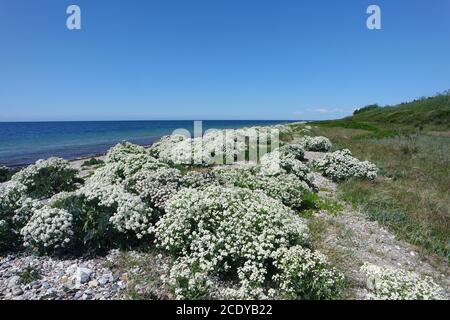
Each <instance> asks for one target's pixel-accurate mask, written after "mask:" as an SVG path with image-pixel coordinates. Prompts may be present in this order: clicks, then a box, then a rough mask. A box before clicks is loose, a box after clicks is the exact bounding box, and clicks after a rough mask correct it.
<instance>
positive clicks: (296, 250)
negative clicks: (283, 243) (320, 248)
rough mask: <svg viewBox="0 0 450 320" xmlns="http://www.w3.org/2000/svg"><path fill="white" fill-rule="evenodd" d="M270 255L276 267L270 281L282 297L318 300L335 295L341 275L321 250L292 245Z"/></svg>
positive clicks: (338, 288)
mask: <svg viewBox="0 0 450 320" xmlns="http://www.w3.org/2000/svg"><path fill="white" fill-rule="evenodd" d="M273 259H274V262H273V264H274V265H275V267H276V268H277V270H278V272H277V273H276V274H275V275H274V276H273V281H274V282H275V283H276V284H277V287H278V294H279V295H280V296H281V297H282V298H287V299H296V300H297V299H307V300H319V299H320V300H322V299H333V298H335V297H337V296H338V295H339V291H340V289H341V287H342V284H343V280H344V277H343V275H342V274H340V273H339V272H338V271H337V270H336V269H334V268H332V267H331V266H330V265H329V263H328V261H327V259H326V257H325V256H324V255H323V254H321V253H319V252H313V251H311V250H310V249H307V248H302V247H301V246H293V247H291V248H280V249H278V250H277V251H275V252H274V253H273Z"/></svg>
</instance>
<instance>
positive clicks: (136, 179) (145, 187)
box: [125, 168, 182, 210]
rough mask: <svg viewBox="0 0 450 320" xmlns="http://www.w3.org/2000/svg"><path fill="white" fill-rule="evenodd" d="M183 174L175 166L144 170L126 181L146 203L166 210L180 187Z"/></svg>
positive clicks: (132, 190)
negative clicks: (166, 206)
mask: <svg viewBox="0 0 450 320" xmlns="http://www.w3.org/2000/svg"><path fill="white" fill-rule="evenodd" d="M181 180H182V175H181V172H180V170H178V169H174V168H159V169H156V170H153V171H150V170H143V171H139V172H138V173H136V174H135V175H134V176H132V177H131V178H129V179H128V180H127V181H126V182H125V185H126V188H127V190H129V191H130V192H132V193H134V194H137V195H139V196H140V197H141V199H142V200H144V201H145V202H146V203H148V204H149V205H151V206H152V207H153V208H155V209H158V210H164V207H165V205H166V202H167V200H168V199H170V197H172V196H173V195H174V194H175V193H177V191H178V190H179V189H180V185H181Z"/></svg>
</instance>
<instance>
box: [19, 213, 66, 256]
mask: <svg viewBox="0 0 450 320" xmlns="http://www.w3.org/2000/svg"><path fill="white" fill-rule="evenodd" d="M20 233H21V234H22V236H23V239H24V245H25V246H31V247H36V248H39V249H41V250H45V251H47V250H55V249H58V248H61V247H65V246H66V245H68V244H69V242H70V241H71V239H72V236H73V229H72V215H71V214H70V213H69V212H67V211H66V210H63V209H56V208H50V207H49V206H43V207H42V208H39V209H36V210H34V212H33V215H32V216H31V218H30V220H29V221H28V223H27V224H26V225H25V227H23V229H22V230H21V232H20Z"/></svg>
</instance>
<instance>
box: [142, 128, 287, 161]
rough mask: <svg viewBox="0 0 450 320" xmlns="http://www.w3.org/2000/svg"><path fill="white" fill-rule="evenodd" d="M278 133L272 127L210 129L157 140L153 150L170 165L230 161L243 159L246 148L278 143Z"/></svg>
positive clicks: (250, 149)
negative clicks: (193, 134)
mask: <svg viewBox="0 0 450 320" xmlns="http://www.w3.org/2000/svg"><path fill="white" fill-rule="evenodd" d="M278 133H279V130H274V129H273V128H266V127H253V128H243V129H238V130H214V131H208V132H206V133H205V134H204V135H203V136H202V137H196V138H188V137H185V136H182V135H172V136H167V137H164V138H163V139H161V141H159V142H157V143H155V144H154V145H153V146H152V147H151V148H150V153H151V154H152V155H154V156H157V157H159V159H160V160H161V161H163V162H166V163H170V164H187V165H191V164H195V165H212V164H231V163H233V162H235V161H237V160H244V159H245V157H246V152H245V151H246V150H249V151H256V150H257V145H263V146H265V147H266V146H267V145H277V143H278V142H279V141H278V139H279V137H278ZM254 153H255V160H256V152H254Z"/></svg>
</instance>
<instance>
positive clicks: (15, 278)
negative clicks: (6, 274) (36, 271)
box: [8, 276, 20, 289]
mask: <svg viewBox="0 0 450 320" xmlns="http://www.w3.org/2000/svg"><path fill="white" fill-rule="evenodd" d="M19 280H20V277H19V276H13V277H11V278H10V279H9V281H8V288H10V289H11V288H13V287H15V286H16V285H17V283H19Z"/></svg>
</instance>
